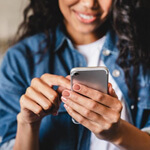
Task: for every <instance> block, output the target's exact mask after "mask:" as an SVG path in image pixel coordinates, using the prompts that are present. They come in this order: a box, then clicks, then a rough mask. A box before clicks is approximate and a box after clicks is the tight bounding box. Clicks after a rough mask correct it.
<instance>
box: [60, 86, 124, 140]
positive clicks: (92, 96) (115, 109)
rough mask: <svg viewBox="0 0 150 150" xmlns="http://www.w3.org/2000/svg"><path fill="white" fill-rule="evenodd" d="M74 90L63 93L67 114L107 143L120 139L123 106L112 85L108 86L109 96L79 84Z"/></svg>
mask: <svg viewBox="0 0 150 150" xmlns="http://www.w3.org/2000/svg"><path fill="white" fill-rule="evenodd" d="M73 90H74V91H75V92H73V91H70V90H64V91H63V93H62V97H61V99H62V101H63V102H64V103H65V105H64V106H65V108H66V110H67V112H68V113H69V114H70V115H71V116H72V117H73V118H74V119H75V120H76V121H77V122H79V123H80V124H82V125H83V126H85V127H87V128H88V129H89V130H91V131H92V132H93V133H94V134H95V135H96V136H97V137H98V138H100V139H104V140H107V141H113V140H115V138H118V136H119V134H118V133H119V125H120V120H121V119H120V113H121V110H122V104H121V102H120V101H119V100H118V99H117V96H116V94H115V92H114V90H113V88H112V85H111V84H108V92H109V93H108V94H109V95H108V94H104V93H102V92H99V91H96V90H94V89H91V88H88V87H86V86H84V85H79V84H74V86H73Z"/></svg>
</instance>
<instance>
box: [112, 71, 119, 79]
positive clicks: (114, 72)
mask: <svg viewBox="0 0 150 150" xmlns="http://www.w3.org/2000/svg"><path fill="white" fill-rule="evenodd" d="M112 75H113V76H114V77H119V76H120V71H119V70H117V69H115V70H114V71H113V73H112Z"/></svg>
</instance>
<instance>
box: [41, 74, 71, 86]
mask: <svg viewBox="0 0 150 150" xmlns="http://www.w3.org/2000/svg"><path fill="white" fill-rule="evenodd" d="M41 79H42V80H43V81H44V82H45V83H47V84H48V85H49V86H53V85H56V86H62V87H65V88H67V89H70V88H71V87H70V80H68V79H67V78H65V77H63V76H58V75H52V74H47V73H46V74H44V75H42V76H41Z"/></svg>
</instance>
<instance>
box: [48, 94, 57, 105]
mask: <svg viewBox="0 0 150 150" xmlns="http://www.w3.org/2000/svg"><path fill="white" fill-rule="evenodd" d="M57 97H58V94H57V93H54V94H51V96H50V101H52V102H53V103H54V102H55V100H56V99H57Z"/></svg>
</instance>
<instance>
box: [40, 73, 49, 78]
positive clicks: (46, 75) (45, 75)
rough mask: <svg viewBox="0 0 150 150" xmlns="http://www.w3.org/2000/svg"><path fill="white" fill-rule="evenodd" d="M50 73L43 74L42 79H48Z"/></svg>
mask: <svg viewBox="0 0 150 150" xmlns="http://www.w3.org/2000/svg"><path fill="white" fill-rule="evenodd" d="M48 75H49V74H48V73H45V74H43V75H42V76H41V79H45V78H47V77H48Z"/></svg>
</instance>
